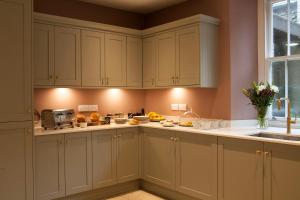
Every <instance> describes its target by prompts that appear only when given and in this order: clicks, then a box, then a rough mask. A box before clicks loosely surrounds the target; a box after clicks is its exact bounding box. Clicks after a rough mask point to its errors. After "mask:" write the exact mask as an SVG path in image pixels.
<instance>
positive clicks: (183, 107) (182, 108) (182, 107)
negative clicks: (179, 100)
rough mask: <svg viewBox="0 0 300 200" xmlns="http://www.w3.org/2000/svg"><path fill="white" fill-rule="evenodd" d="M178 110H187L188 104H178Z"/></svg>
mask: <svg viewBox="0 0 300 200" xmlns="http://www.w3.org/2000/svg"><path fill="white" fill-rule="evenodd" d="M178 110H181V111H186V104H178Z"/></svg>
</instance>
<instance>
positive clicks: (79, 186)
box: [65, 132, 92, 195]
mask: <svg viewBox="0 0 300 200" xmlns="http://www.w3.org/2000/svg"><path fill="white" fill-rule="evenodd" d="M65 169H66V172H65V174H66V195H71V194H76V193H79V192H85V191H89V190H91V189H92V144H91V133H90V132H83V133H74V134H66V135H65Z"/></svg>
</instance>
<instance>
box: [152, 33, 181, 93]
mask: <svg viewBox="0 0 300 200" xmlns="http://www.w3.org/2000/svg"><path fill="white" fill-rule="evenodd" d="M175 56H176V50H175V33H174V32H168V33H163V34H160V35H158V36H157V37H156V55H155V57H156V63H157V64H156V86H158V87H166V86H171V85H175V76H176V72H175Z"/></svg>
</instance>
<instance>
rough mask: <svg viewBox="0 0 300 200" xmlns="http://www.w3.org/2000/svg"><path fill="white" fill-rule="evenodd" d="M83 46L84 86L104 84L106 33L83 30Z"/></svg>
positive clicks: (100, 85)
mask: <svg viewBox="0 0 300 200" xmlns="http://www.w3.org/2000/svg"><path fill="white" fill-rule="evenodd" d="M81 48H82V49H81V59H82V86H83V87H102V86H104V84H105V83H104V81H105V71H104V33H101V32H96V31H81Z"/></svg>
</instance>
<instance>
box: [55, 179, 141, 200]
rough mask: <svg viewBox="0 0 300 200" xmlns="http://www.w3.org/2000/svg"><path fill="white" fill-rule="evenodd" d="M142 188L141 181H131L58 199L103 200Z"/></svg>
mask: <svg viewBox="0 0 300 200" xmlns="http://www.w3.org/2000/svg"><path fill="white" fill-rule="evenodd" d="M139 189H140V181H139V180H136V181H131V182H126V183H121V184H118V185H114V186H109V187H105V188H101V189H97V190H92V191H88V192H83V193H79V194H75V195H71V196H67V197H63V198H59V199H57V200H103V199H107V198H111V197H114V196H119V195H121V194H125V193H128V192H132V191H136V190H139Z"/></svg>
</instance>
